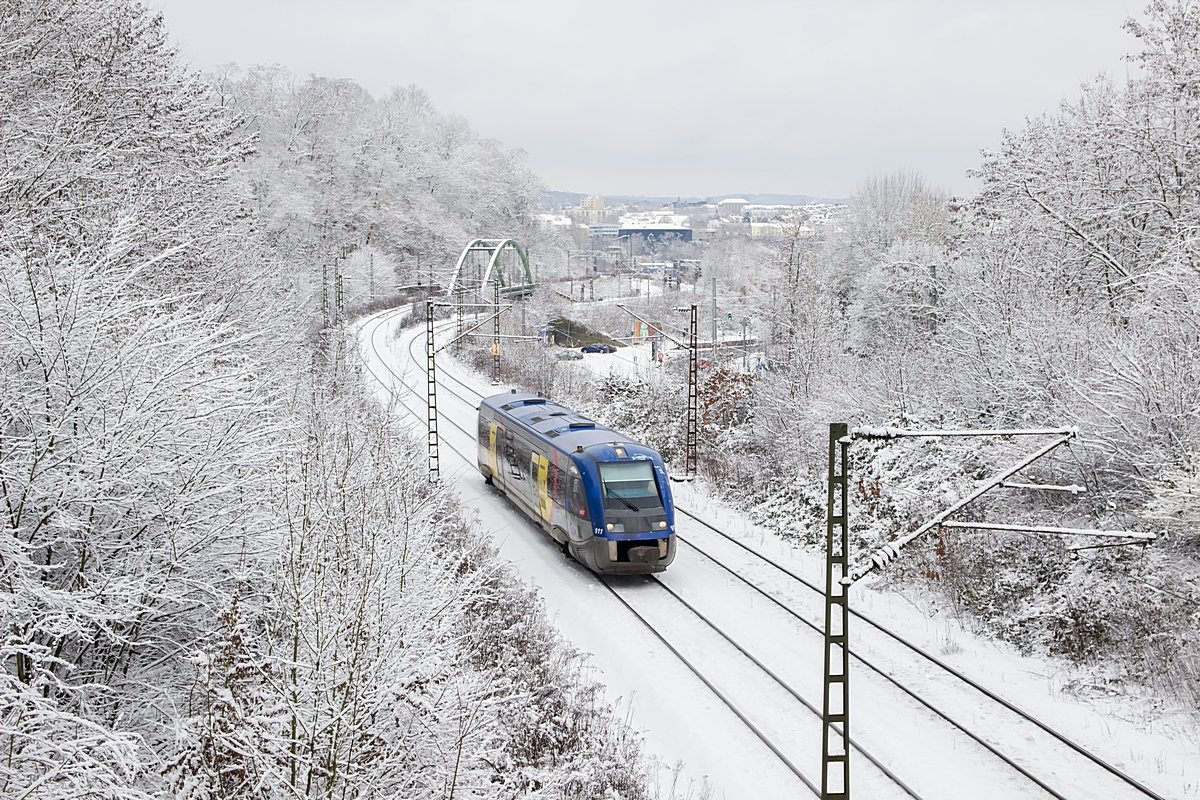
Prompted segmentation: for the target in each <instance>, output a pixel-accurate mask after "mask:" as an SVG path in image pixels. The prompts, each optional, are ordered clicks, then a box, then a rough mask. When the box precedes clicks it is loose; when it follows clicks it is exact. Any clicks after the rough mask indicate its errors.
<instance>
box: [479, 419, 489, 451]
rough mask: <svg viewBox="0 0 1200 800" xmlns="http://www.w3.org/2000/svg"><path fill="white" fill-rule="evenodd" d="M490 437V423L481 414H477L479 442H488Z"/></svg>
mask: <svg viewBox="0 0 1200 800" xmlns="http://www.w3.org/2000/svg"><path fill="white" fill-rule="evenodd" d="M491 437H492V425H491V423H490V422H489V421H488V418H487V417H485V416H484V415H483V414H480V415H479V442H480V443H481V444H488V443H489V442H490V441H491Z"/></svg>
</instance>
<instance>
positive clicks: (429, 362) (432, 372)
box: [425, 300, 442, 482]
mask: <svg viewBox="0 0 1200 800" xmlns="http://www.w3.org/2000/svg"><path fill="white" fill-rule="evenodd" d="M433 306H434V303H433V300H426V301H425V402H426V409H427V416H426V426H427V427H426V431H427V434H428V442H429V480H431V481H434V482H436V481H438V480H439V479H440V478H441V475H442V471H441V457H440V454H439V452H438V427H437V423H438V416H437V362H436V359H435V358H434V355H435V353H436V352H437V351H436V350H435V349H434V345H433Z"/></svg>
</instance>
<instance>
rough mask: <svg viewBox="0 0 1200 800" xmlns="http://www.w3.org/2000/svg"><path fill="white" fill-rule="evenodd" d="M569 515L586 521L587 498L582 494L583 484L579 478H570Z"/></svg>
mask: <svg viewBox="0 0 1200 800" xmlns="http://www.w3.org/2000/svg"><path fill="white" fill-rule="evenodd" d="M571 514H572V516H576V517H579V518H580V519H587V518H588V512H587V496H586V495H585V494H584V493H583V482H582V481H580V480H579V478H571Z"/></svg>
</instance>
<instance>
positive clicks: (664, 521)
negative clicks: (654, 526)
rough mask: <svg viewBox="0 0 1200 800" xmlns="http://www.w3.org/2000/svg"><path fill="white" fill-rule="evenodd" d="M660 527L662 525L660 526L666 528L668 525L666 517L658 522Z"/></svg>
mask: <svg viewBox="0 0 1200 800" xmlns="http://www.w3.org/2000/svg"><path fill="white" fill-rule="evenodd" d="M658 527H660V528H665V527H667V521H666V520H665V519H664V520H660V521H659V523H658Z"/></svg>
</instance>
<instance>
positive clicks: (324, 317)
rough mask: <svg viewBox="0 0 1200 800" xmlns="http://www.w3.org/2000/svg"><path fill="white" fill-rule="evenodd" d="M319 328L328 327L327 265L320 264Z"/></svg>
mask: <svg viewBox="0 0 1200 800" xmlns="http://www.w3.org/2000/svg"><path fill="white" fill-rule="evenodd" d="M321 327H322V328H328V327H329V265H328V264H326V263H324V262H322V263H321Z"/></svg>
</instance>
